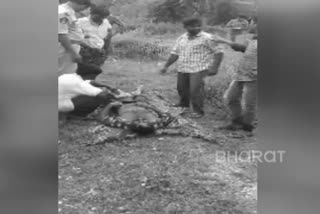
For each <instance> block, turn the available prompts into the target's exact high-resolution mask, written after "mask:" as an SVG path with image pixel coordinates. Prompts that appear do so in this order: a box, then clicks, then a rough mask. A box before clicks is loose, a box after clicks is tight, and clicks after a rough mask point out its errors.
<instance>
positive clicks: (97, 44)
mask: <svg viewBox="0 0 320 214" xmlns="http://www.w3.org/2000/svg"><path fill="white" fill-rule="evenodd" d="M109 14H110V12H109V10H108V9H107V8H105V7H98V6H91V8H90V15H89V16H87V17H83V18H80V19H79V26H80V28H81V30H82V32H83V33H84V38H85V40H84V42H85V43H86V45H85V46H84V45H82V47H81V50H80V55H81V56H82V57H83V61H84V62H85V63H90V64H94V65H97V66H101V65H102V64H103V63H104V61H105V59H106V57H105V51H104V49H103V47H104V43H105V40H107V39H109V37H110V36H111V34H112V26H111V25H110V23H109V21H108V19H107V17H108V16H109Z"/></svg>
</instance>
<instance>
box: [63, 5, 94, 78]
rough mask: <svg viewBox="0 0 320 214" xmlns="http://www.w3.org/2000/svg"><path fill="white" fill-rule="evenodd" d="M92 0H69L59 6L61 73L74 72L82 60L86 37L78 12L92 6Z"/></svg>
mask: <svg viewBox="0 0 320 214" xmlns="http://www.w3.org/2000/svg"><path fill="white" fill-rule="evenodd" d="M90 5H91V3H90V0H69V1H67V2H66V3H64V4H60V5H59V7H58V41H59V52H58V71H59V75H61V74H66V73H74V72H76V69H77V62H80V61H81V56H80V54H79V51H80V45H79V44H81V43H82V40H83V39H84V36H83V33H82V31H81V29H80V27H79V24H78V21H77V17H76V12H78V11H82V10H85V9H87V8H88V7H90Z"/></svg>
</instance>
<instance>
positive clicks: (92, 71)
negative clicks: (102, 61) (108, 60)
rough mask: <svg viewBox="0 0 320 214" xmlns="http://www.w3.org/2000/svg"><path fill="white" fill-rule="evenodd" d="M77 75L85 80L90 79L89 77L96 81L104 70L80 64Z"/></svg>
mask: <svg viewBox="0 0 320 214" xmlns="http://www.w3.org/2000/svg"><path fill="white" fill-rule="evenodd" d="M76 73H77V74H78V75H80V76H81V77H82V78H84V79H88V78H87V77H89V79H92V78H93V79H95V77H97V76H98V75H99V74H101V73H102V70H101V68H100V67H98V66H95V65H92V64H87V63H81V62H80V63H78V69H77V72H76Z"/></svg>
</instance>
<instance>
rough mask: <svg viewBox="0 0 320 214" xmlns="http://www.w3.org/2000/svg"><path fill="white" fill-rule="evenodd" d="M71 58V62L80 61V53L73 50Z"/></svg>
mask: <svg viewBox="0 0 320 214" xmlns="http://www.w3.org/2000/svg"><path fill="white" fill-rule="evenodd" d="M71 59H72V61H73V62H76V63H79V62H82V57H81V56H80V54H78V53H76V52H73V51H72V52H71Z"/></svg>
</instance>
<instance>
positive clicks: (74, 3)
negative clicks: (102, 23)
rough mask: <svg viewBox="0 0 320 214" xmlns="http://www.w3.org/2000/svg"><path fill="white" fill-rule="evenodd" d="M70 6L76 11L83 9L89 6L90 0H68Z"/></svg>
mask: <svg viewBox="0 0 320 214" xmlns="http://www.w3.org/2000/svg"><path fill="white" fill-rule="evenodd" d="M69 3H70V4H71V7H72V8H73V9H74V10H75V11H76V12H80V11H83V10H85V9H87V8H89V7H90V6H91V1H90V0H69Z"/></svg>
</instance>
